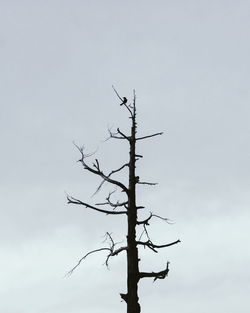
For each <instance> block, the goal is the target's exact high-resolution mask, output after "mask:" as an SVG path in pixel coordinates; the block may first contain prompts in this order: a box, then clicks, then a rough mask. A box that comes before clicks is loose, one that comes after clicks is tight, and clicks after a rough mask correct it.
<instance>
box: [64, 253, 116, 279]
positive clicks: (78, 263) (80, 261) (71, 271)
mask: <svg viewBox="0 0 250 313" xmlns="http://www.w3.org/2000/svg"><path fill="white" fill-rule="evenodd" d="M104 250H108V251H109V250H110V249H109V248H100V249H96V250H93V251H90V252H88V253H87V254H85V255H84V256H83V257H82V258H81V259H80V260H79V261H78V262H77V264H76V265H75V266H74V267H73V268H72V269H71V270H70V271H69V272H68V273H67V274H66V276H70V275H72V274H73V272H74V270H75V269H76V268H77V267H78V266H79V265H80V264H81V263H82V261H83V260H84V259H86V257H87V256H88V255H90V254H92V253H95V252H99V251H104Z"/></svg>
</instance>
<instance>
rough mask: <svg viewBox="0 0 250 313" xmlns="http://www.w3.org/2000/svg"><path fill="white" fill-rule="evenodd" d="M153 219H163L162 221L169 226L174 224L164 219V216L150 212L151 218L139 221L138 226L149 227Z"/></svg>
mask: <svg viewBox="0 0 250 313" xmlns="http://www.w3.org/2000/svg"><path fill="white" fill-rule="evenodd" d="M152 217H156V218H159V219H161V220H163V221H165V222H167V223H168V224H173V222H171V221H170V219H168V218H166V217H162V216H159V215H156V214H153V213H152V212H150V215H149V217H148V218H146V219H145V220H143V221H137V225H141V224H146V225H149V221H150V220H151V218H152Z"/></svg>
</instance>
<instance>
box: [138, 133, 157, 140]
mask: <svg viewBox="0 0 250 313" xmlns="http://www.w3.org/2000/svg"><path fill="white" fill-rule="evenodd" d="M162 134H163V132H161V133H155V134H153V135H148V136H144V137H139V138H136V140H142V139H147V138H151V137H155V136H159V135H162Z"/></svg>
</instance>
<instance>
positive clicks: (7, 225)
mask: <svg viewBox="0 0 250 313" xmlns="http://www.w3.org/2000/svg"><path fill="white" fill-rule="evenodd" d="M249 28H250V2H249V1H240V0H239V1H228V0H227V1H226V0H224V1H222V0H217V1H213V0H212V1H211V0H210V1H202V0H200V1H198V0H196V1H191V0H190V1H184V0H180V1H157V0H156V1H146V0H144V1H108V0H107V1H87V0H85V1H80V0H79V1H76V0H71V1H59V0H58V1H57V0H52V1H25V0H23V1H5V0H0V60H1V67H0V68H1V70H0V86H1V87H0V89H1V92H0V103H1V114H0V127H1V131H0V140H1V163H0V175H1V180H0V187H1V193H0V197H1V200H0V201H1V209H0V210H1V219H0V244H1V258H0V268H1V271H0V281H1V285H0V298H1V302H0V311H1V312H5V313H23V312H25V313H57V312H60V313H69V312H70V313H80V312H88V313H100V312H102V313H106V312H109V313H113V312H125V305H124V303H121V302H120V298H119V296H118V294H119V292H123V291H125V288H126V281H125V279H126V277H125V255H120V256H119V257H117V258H115V259H114V260H113V261H111V270H110V271H107V270H106V268H105V267H104V266H102V263H103V261H104V258H105V255H103V254H101V253H100V254H98V255H96V256H92V257H90V258H89V259H87V260H86V261H85V263H84V264H82V266H81V267H80V268H79V269H78V270H77V272H75V274H74V275H73V276H71V278H69V279H65V278H63V276H64V274H65V273H66V272H67V270H69V269H70V268H71V267H72V266H73V265H74V264H75V262H76V261H77V260H78V258H79V257H81V256H82V255H83V254H84V253H85V252H87V251H88V250H91V249H94V248H97V247H100V245H101V242H102V240H103V237H102V236H103V234H104V233H105V231H107V230H110V231H112V232H113V234H114V236H115V237H116V238H117V240H123V239H124V238H123V234H124V232H123V230H125V221H124V220H123V218H122V217H106V216H105V215H101V214H96V213H95V212H91V211H89V210H87V209H84V208H81V207H76V206H68V205H67V204H66V199H65V192H68V193H70V194H72V195H76V196H79V197H80V198H81V199H84V200H86V201H90V202H91V201H96V199H100V197H101V195H102V193H100V195H98V196H97V197H96V199H92V198H91V195H92V194H93V192H94V190H95V188H96V185H97V184H98V182H99V181H98V179H96V178H95V177H91V176H90V175H88V174H86V173H83V170H82V169H81V168H80V167H79V165H78V164H77V163H76V160H77V158H78V157H79V155H78V153H77V151H76V149H75V148H74V146H73V145H72V141H73V140H74V141H75V142H77V143H79V144H84V145H85V146H86V147H87V148H88V150H89V151H93V150H95V149H96V148H97V147H98V152H97V155H98V157H100V160H101V162H102V164H103V165H104V164H106V168H107V169H111V168H112V166H113V165H119V164H120V162H123V161H125V160H126V159H127V154H126V153H127V150H126V146H123V144H122V143H120V142H119V143H117V142H111V141H108V142H106V143H105V144H104V143H103V142H102V140H103V139H105V138H106V136H107V127H108V126H113V127H114V129H115V127H117V126H121V128H122V129H124V130H126V129H128V126H129V125H128V122H129V120H128V119H127V116H126V114H125V112H123V110H122V109H121V107H120V106H119V102H118V101H117V98H116V97H115V95H114V93H113V91H112V88H111V85H112V84H114V85H115V86H116V88H117V89H118V90H119V92H120V93H121V95H122V96H123V95H124V96H127V97H128V98H129V99H131V96H132V90H133V89H134V88H135V89H136V92H137V97H138V101H137V107H138V128H139V129H138V130H139V132H140V133H141V134H148V133H151V132H157V131H164V132H165V134H164V136H162V137H160V138H155V140H154V139H152V140H148V141H145V142H144V143H140V144H139V145H138V152H139V153H143V154H144V158H143V160H142V161H141V163H140V165H139V166H138V172H139V174H140V175H142V176H143V177H144V178H145V179H147V180H152V181H157V182H159V183H160V184H159V185H158V186H157V187H155V188H140V190H139V192H138V201H139V203H141V204H145V205H147V207H148V209H149V210H153V211H154V212H156V213H158V214H161V215H163V216H167V217H169V218H170V219H173V220H174V221H175V222H176V223H175V224H174V225H172V226H167V225H165V224H162V223H160V222H157V221H156V222H155V224H154V225H152V234H154V235H153V237H154V238H155V240H156V241H157V242H159V243H161V242H165V241H167V242H168V241H171V240H175V239H178V238H180V239H181V240H182V243H181V244H180V245H178V246H176V247H172V248H169V249H167V250H165V251H161V252H160V253H159V254H158V255H152V254H151V253H147V252H145V251H142V253H144V254H145V259H144V260H145V261H144V263H143V268H145V269H147V270H158V269H159V270H160V269H161V268H162V267H164V266H165V263H166V261H167V260H170V261H171V272H170V276H169V278H168V279H166V280H164V281H159V282H157V283H155V284H153V283H152V281H151V280H145V281H143V283H142V284H141V288H140V300H141V305H142V312H143V313H149V312H152V311H154V310H155V308H156V307H157V311H158V312H165V311H166V308H167V309H168V311H171V313H183V312H185V313H208V312H209V313H210V312H213V313H221V312H227V313H235V312H241V313H246V312H249V300H248V297H249V296H248V293H249V287H250V286H249V278H250V277H249V276H250V274H249V262H250V252H249V248H248V239H249V235H250V230H249V218H250V213H249V204H250V195H249V170H250V168H249V160H250V149H249V139H250V138H249V137H250V136H249V134H250V126H249V113H250V112H249V100H250V93H249V82H250V79H249V73H250V71H249V69H250V61H249V55H250V51H249V50H250V43H249ZM110 154H111V156H109V155H110ZM104 190H105V191H108V190H109V189H108V188H106V189H104Z"/></svg>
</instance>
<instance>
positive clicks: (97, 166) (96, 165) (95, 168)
mask: <svg viewBox="0 0 250 313" xmlns="http://www.w3.org/2000/svg"><path fill="white" fill-rule="evenodd" d="M74 145H75V146H76V148H77V149H78V150H79V152H80V153H81V159H80V160H79V162H81V163H82V165H83V167H84V169H86V170H87V171H89V172H90V173H93V174H95V175H98V176H100V177H101V178H102V179H103V181H104V182H105V181H106V182H109V183H110V184H113V185H116V186H118V187H120V188H121V189H122V190H123V191H125V192H126V193H127V194H128V188H127V187H126V186H125V185H124V184H123V183H121V182H119V181H118V180H115V179H112V178H110V176H111V175H112V174H114V173H117V172H119V171H121V170H122V169H123V168H124V167H125V166H128V164H124V165H122V166H121V167H120V168H119V169H117V170H114V171H112V172H111V173H109V174H108V175H105V174H104V173H103V172H102V170H101V169H100V164H99V161H98V160H97V159H95V163H94V164H93V167H90V166H89V165H88V164H87V163H86V162H85V159H86V157H88V155H85V154H84V153H83V148H81V147H79V146H77V145H76V144H74ZM102 184H103V182H102V183H101V185H102ZM98 188H100V186H99V187H98ZM98 190H99V189H98Z"/></svg>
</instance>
